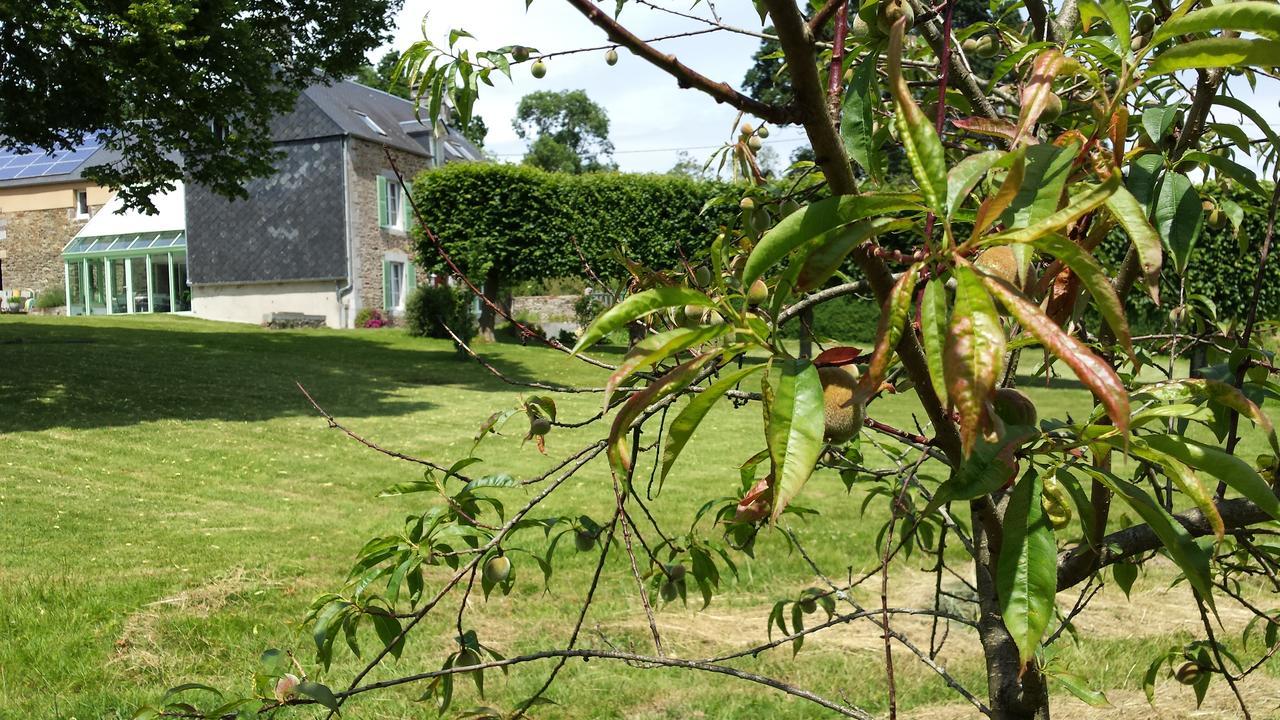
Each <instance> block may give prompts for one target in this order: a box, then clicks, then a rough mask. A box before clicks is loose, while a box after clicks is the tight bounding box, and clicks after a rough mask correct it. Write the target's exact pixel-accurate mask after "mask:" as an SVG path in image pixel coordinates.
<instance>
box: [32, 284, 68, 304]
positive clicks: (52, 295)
mask: <svg viewBox="0 0 1280 720" xmlns="http://www.w3.org/2000/svg"><path fill="white" fill-rule="evenodd" d="M66 304H67V291H66V289H65V288H63V287H62V286H61V285H57V286H54V287H47V288H45V289H43V290H41V291H40V294H39V295H36V302H35V307H37V308H40V309H48V308H59V307H62V306H63V305H66Z"/></svg>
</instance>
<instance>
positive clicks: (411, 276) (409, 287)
mask: <svg viewBox="0 0 1280 720" xmlns="http://www.w3.org/2000/svg"><path fill="white" fill-rule="evenodd" d="M416 287H418V268H416V267H415V266H414V264H413V261H412V260H410V261H408V262H406V263H405V264H404V292H405V297H408V296H409V295H408V294H409V293H411V292H413V289H414V288H416Z"/></svg>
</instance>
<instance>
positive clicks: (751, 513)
mask: <svg viewBox="0 0 1280 720" xmlns="http://www.w3.org/2000/svg"><path fill="white" fill-rule="evenodd" d="M772 504H773V476H772V475H769V476H766V477H762V478H760V479H759V480H757V481H756V484H755V485H752V486H751V489H750V490H748V491H747V494H746V495H743V496H742V499H741V500H739V501H738V510H737V512H735V513H734V515H733V521H734V522H757V521H760V520H763V519H765V518H767V517H769V507H770V505H772Z"/></svg>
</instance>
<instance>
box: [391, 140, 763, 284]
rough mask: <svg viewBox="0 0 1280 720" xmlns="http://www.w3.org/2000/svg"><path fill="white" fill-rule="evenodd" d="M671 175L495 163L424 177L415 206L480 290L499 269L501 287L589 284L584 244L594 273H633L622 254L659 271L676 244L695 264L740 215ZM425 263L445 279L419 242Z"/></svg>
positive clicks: (431, 251)
mask: <svg viewBox="0 0 1280 720" xmlns="http://www.w3.org/2000/svg"><path fill="white" fill-rule="evenodd" d="M731 189H732V188H731V186H729V185H725V184H722V183H709V182H700V181H696V180H691V179H689V178H684V177H679V176H670V175H628V174H621V173H588V174H585V175H568V174H563V173H549V172H544V171H542V170H538V169H535V168H530V167H524V166H517V165H499V164H493V163H457V164H453V165H448V166H446V167H443V168H440V169H436V170H430V171H427V172H424V173H422V174H421V175H419V176H418V177H417V179H416V180H415V182H414V185H413V194H414V199H415V201H416V202H417V204H418V207H419V209H420V210H421V212H422V214H423V220H424V222H425V223H426V225H427V226H428V227H429V228H431V230H432V231H433V232H434V233H435V234H436V236H437V237H439V238H440V240H441V241H442V242H443V243H444V245H445V248H446V250H448V252H449V254H450V255H451V256H452V257H453V259H454V260H455V261H456V262H457V263H458V264H459V266H461V267H462V269H463V270H464V271H465V272H466V273H467V274H468V275H470V276H472V278H473V279H474V280H475V281H476V282H477V283H479V282H480V279H481V278H483V277H485V276H487V275H488V274H489V272H490V270H495V269H496V270H497V271H498V273H499V275H500V283H501V284H503V285H509V284H511V283H515V282H521V281H525V280H545V279H550V278H556V277H562V276H582V275H583V274H584V272H583V269H582V260H581V259H580V258H579V257H578V251H577V250H576V249H575V248H574V244H573V241H572V240H571V239H576V240H577V244H578V247H579V248H581V250H582V253H583V255H585V257H586V259H587V262H589V263H590V264H591V268H592V270H593V271H594V272H595V273H597V274H598V275H600V276H602V277H609V278H616V277H621V276H622V275H624V274H625V269H624V268H623V266H622V265H621V264H620V263H619V262H618V260H617V257H616V252H617V251H618V250H619V249H621V250H622V252H623V254H624V255H625V257H626V258H627V259H629V260H632V261H634V262H639V263H643V264H645V265H648V266H650V267H652V268H655V269H662V268H672V267H675V266H677V264H678V259H679V253H678V252H677V244H678V245H679V247H680V248H681V249H682V250H683V251H684V252H685V253H686V254H687V255H690V256H692V255H693V254H695V253H696V252H697V251H699V250H701V249H703V248H705V247H707V246H708V245H710V244H711V241H712V240H713V239H714V238H715V236H716V233H717V232H719V227H720V226H721V225H731V224H733V223H734V222H736V218H737V215H738V208H737V205H736V194H735V196H734V197H735V201H734V202H733V203H721V204H718V205H716V206H715V207H712V208H711V209H708V210H707V211H706V212H705V213H704V212H703V208H704V206H706V205H707V203H708V202H709V201H711V200H713V199H715V198H717V197H719V196H721V195H723V194H724V193H726V191H729V190H731ZM418 243H419V256H420V258H421V259H422V260H423V263H424V265H425V266H431V267H432V268H433V269H436V270H439V269H440V268H441V264H440V262H439V260H438V259H437V256H436V253H435V248H434V247H433V246H432V245H431V242H430V241H429V240H427V239H426V238H425V237H421V236H419V238H418Z"/></svg>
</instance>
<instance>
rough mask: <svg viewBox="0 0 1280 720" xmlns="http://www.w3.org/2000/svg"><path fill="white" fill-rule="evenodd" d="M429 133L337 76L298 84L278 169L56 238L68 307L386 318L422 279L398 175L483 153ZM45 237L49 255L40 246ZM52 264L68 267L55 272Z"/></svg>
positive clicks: (191, 189) (238, 317)
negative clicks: (238, 185)
mask: <svg viewBox="0 0 1280 720" xmlns="http://www.w3.org/2000/svg"><path fill="white" fill-rule="evenodd" d="M439 127H440V128H442V129H441V130H439V131H437V130H436V129H435V128H432V127H431V126H430V125H428V124H424V123H422V122H421V121H419V120H418V119H417V117H416V113H415V108H414V105H413V104H412V103H411V102H409V101H406V100H404V99H402V98H398V97H395V96H393V95H390V94H387V93H384V92H382V91H379V90H375V89H373V88H369V87H366V86H363V85H360V84H358V83H354V82H349V81H344V82H338V83H335V84H333V85H314V86H312V87H310V88H307V89H306V90H304V91H303V92H302V93H301V94H300V96H299V97H298V101H297V103H296V104H295V106H294V109H293V111H292V112H290V113H287V114H285V115H282V116H280V117H278V118H276V120H275V121H274V122H273V124H272V140H273V141H274V143H275V146H276V149H277V150H279V151H280V152H281V153H282V158H281V159H280V160H279V161H278V162H277V165H276V168H277V171H276V173H275V174H274V175H271V176H270V177H266V178H259V179H255V180H252V181H250V182H249V183H248V184H247V185H246V186H245V190H246V192H247V195H248V196H247V198H245V199H236V200H229V199H227V198H224V197H222V196H220V195H217V194H216V193H214V192H213V191H212V190H210V189H208V188H206V187H203V186H201V185H198V184H195V183H187V184H186V185H185V186H181V185H180V186H179V187H178V188H177V189H176V190H175V191H174V192H173V193H169V194H167V195H166V196H164V197H162V198H156V199H155V202H156V203H157V206H160V205H161V202H162V201H163V204H164V207H163V208H161V212H160V215H159V216H146V215H141V214H138V213H132V212H128V211H124V209H123V207H118V205H119V203H116V202H115V201H114V200H112V201H111V202H112V206H111V207H109V210H110V211H111V219H110V222H107V221H106V220H103V221H102V222H94V223H88V224H87V225H84V226H83V227H80V228H78V231H75V232H73V233H72V234H73V235H74V238H71V241H70V242H67V241H66V239H65V238H64V239H63V241H62V242H63V243H64V244H65V249H64V248H63V247H62V245H58V249H59V250H60V251H61V257H58V256H57V255H56V253H55V258H56V259H55V261H54V266H55V269H58V270H59V274H61V275H63V277H64V279H65V282H66V284H67V306H68V310H69V312H70V313H72V314H86V313H87V314H116V313H134V312H171V311H176V312H190V313H191V314H192V315H195V316H198V317H205V318H209V319H213V320H229V321H238V322H252V323H259V322H264V321H266V320H269V319H270V318H271V317H272V316H274V315H277V314H284V313H289V314H303V315H308V316H314V317H322V318H324V322H325V324H326V325H329V326H330V327H352V326H353V325H354V322H355V318H356V316H357V314H359V312H360V311H361V310H363V309H377V310H382V311H384V312H386V313H388V314H390V315H392V316H395V315H399V314H400V313H401V312H403V309H404V302H405V298H406V296H407V295H408V293H409V291H410V290H412V289H413V287H414V286H415V285H417V284H418V283H420V282H423V281H425V280H426V277H425V276H424V274H423V273H422V271H421V270H420V269H418V268H417V267H416V266H415V263H414V260H413V258H414V252H415V248H414V243H413V239H412V236H411V234H410V230H411V229H412V213H411V211H410V209H409V203H408V202H407V199H406V198H405V197H404V192H403V190H402V188H401V187H400V184H399V183H398V181H397V179H396V177H395V173H394V172H393V170H392V162H391V161H390V160H388V155H390V157H391V158H392V159H393V160H394V163H395V166H396V167H398V168H399V170H400V172H401V173H402V174H403V176H404V178H405V179H406V181H408V180H409V179H410V178H412V177H414V176H415V175H417V174H418V173H419V172H421V171H423V170H426V169H428V168H431V167H436V166H439V165H442V164H444V163H446V162H452V161H470V160H479V159H480V153H479V151H478V150H477V149H476V148H475V147H474V146H472V145H471V144H470V143H469V142H467V140H466V139H465V138H463V137H462V136H461V135H460V134H458V133H457V132H456V131H452V130H447V129H443V128H444V126H443V125H441V126H439ZM48 244H49V243H46V253H47V246H48ZM58 264H63V265H64V267H63V268H61V269H59V268H56V266H57V265H58Z"/></svg>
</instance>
